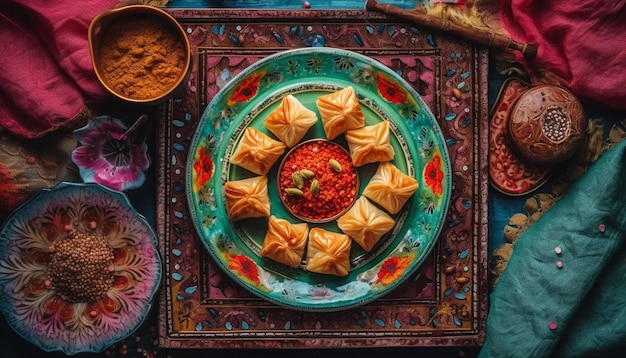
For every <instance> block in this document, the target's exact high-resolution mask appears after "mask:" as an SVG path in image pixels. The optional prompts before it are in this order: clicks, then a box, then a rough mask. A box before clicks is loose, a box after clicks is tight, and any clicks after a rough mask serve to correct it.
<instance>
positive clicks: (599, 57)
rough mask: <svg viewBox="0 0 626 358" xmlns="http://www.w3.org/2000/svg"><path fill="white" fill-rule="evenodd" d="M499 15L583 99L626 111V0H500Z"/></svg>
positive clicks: (508, 27) (516, 37) (538, 58)
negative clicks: (533, 45)
mask: <svg viewBox="0 0 626 358" xmlns="http://www.w3.org/2000/svg"><path fill="white" fill-rule="evenodd" d="M501 16H502V22H503V26H504V27H505V29H506V30H507V31H508V32H509V34H510V35H511V37H513V39H515V40H517V41H521V42H528V43H534V44H537V45H538V51H537V58H536V60H535V61H536V62H537V63H536V64H538V65H539V66H541V67H542V68H543V69H545V70H548V71H550V72H551V73H553V74H555V75H556V76H558V77H559V78H560V79H561V80H562V81H563V82H565V84H567V85H568V86H569V87H570V89H571V90H572V92H574V94H576V95H577V96H578V97H579V98H580V99H581V101H583V102H587V103H590V104H594V105H600V106H603V107H609V108H614V109H626V2H624V1H598V0H576V1H563V0H503V1H502V12H501ZM520 60H521V59H520Z"/></svg>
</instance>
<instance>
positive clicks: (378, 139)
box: [346, 121, 395, 167]
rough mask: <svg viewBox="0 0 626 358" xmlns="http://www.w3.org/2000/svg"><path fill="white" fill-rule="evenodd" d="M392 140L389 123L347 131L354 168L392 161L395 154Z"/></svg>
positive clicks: (384, 122) (383, 122)
mask: <svg viewBox="0 0 626 358" xmlns="http://www.w3.org/2000/svg"><path fill="white" fill-rule="evenodd" d="M390 139H391V135H390V132H389V122H387V121H382V122H380V123H378V124H374V125H371V126H367V127H363V128H359V129H352V130H349V131H347V132H346V141H347V142H348V148H349V149H350V156H351V157H352V162H353V163H354V166H357V167H360V166H362V165H365V164H368V163H375V162H387V161H390V160H392V159H393V157H394V155H395V152H394V150H393V147H392V146H391V141H390Z"/></svg>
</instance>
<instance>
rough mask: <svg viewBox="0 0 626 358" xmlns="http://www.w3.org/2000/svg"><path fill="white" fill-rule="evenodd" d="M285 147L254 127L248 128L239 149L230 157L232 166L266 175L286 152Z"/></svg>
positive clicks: (238, 146)
mask: <svg viewBox="0 0 626 358" xmlns="http://www.w3.org/2000/svg"><path fill="white" fill-rule="evenodd" d="M285 148H286V147H285V145H284V144H283V143H282V142H281V141H278V140H275V139H272V138H270V137H269V136H268V135H266V134H264V133H263V132H261V131H259V130H258V129H255V128H253V127H248V128H246V130H245V132H244V134H243V136H242V137H241V140H240V141H239V145H237V149H235V152H234V153H233V155H232V156H231V157H230V162H231V163H232V164H235V165H238V166H240V167H242V168H244V169H247V170H249V171H251V172H253V173H255V174H259V175H265V174H267V172H269V170H270V168H271V167H272V165H274V163H275V162H276V161H277V160H278V158H279V157H280V156H281V155H283V153H284V152H285Z"/></svg>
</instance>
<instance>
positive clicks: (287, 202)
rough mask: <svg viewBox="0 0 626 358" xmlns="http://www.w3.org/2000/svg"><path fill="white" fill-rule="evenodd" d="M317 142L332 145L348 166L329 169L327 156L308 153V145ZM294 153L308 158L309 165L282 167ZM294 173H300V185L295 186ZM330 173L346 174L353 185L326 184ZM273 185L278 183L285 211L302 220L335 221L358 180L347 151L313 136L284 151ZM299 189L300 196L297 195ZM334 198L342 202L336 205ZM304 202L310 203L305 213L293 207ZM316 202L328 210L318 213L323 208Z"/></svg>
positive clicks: (350, 199)
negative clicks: (338, 169) (336, 186)
mask: <svg viewBox="0 0 626 358" xmlns="http://www.w3.org/2000/svg"><path fill="white" fill-rule="evenodd" d="M318 144H319V145H320V146H324V148H327V147H330V148H333V150H337V151H338V153H337V155H339V156H341V157H343V159H342V160H341V161H342V162H346V161H347V162H349V163H350V165H349V166H348V167H343V168H342V170H341V171H340V172H335V171H333V168H332V166H331V164H330V163H329V160H328V158H325V157H324V155H322V153H317V152H314V153H311V151H309V149H308V147H311V146H313V147H315V146H316V145H318ZM301 150H303V152H299V151H301ZM295 154H298V155H300V156H306V157H307V158H309V160H308V161H307V162H308V163H309V165H307V166H306V167H300V166H297V167H295V168H286V166H287V165H288V164H289V163H291V162H290V158H291V157H292V156H293V155H295ZM322 158H324V159H322ZM333 159H334V158H333ZM337 159H339V158H337ZM303 170H309V171H311V172H312V173H313V176H311V177H307V176H306V175H304V177H302V175H303V174H302V173H303ZM294 173H297V174H296V176H298V175H300V176H301V179H302V181H301V184H302V185H300V187H298V186H299V185H298V183H296V179H295V178H294ZM324 173H327V174H324ZM333 176H335V178H338V179H344V180H347V177H350V178H351V179H350V180H353V183H352V184H353V185H352V186H351V187H339V188H332V187H329V184H330V180H332V178H333ZM298 180H300V179H298ZM314 180H318V183H319V186H318V189H319V190H320V192H319V193H313V190H314V189H313V181H314ZM276 184H277V186H278V196H279V197H280V200H281V202H282V203H283V205H284V207H285V208H286V209H287V211H289V213H291V214H292V215H293V216H295V217H296V218H298V219H300V220H302V221H305V222H309V223H314V224H321V223H327V222H330V221H333V220H336V219H337V218H339V217H340V216H342V215H343V214H345V213H346V212H347V211H348V210H350V208H351V207H352V205H354V203H355V201H356V199H358V194H359V185H360V179H359V173H358V171H357V169H356V167H355V166H354V165H353V164H352V159H351V158H350V153H348V151H347V150H346V149H345V148H344V147H342V146H341V145H339V144H337V143H335V142H332V141H330V140H326V139H320V138H317V139H310V140H307V141H304V142H302V143H300V144H298V145H296V146H295V147H293V148H291V150H289V152H287V154H286V155H285V156H284V158H283V160H282V161H281V163H280V165H279V167H278V173H277V178H276ZM295 189H297V190H298V191H296V193H297V195H294V194H290V193H289V192H288V191H289V190H295ZM336 191H337V192H336ZM342 191H343V192H342ZM300 192H301V193H302V195H300ZM329 193H330V194H332V195H330V196H328V195H327V194H329ZM337 201H343V203H341V205H340V207H336V206H334V205H336V204H337ZM306 204H312V205H313V208H312V209H310V211H309V212H307V213H306V214H305V213H302V212H300V211H299V210H298V209H296V206H300V207H301V206H303V205H306ZM318 204H321V208H331V209H332V211H331V213H330V214H326V215H323V216H321V215H322V213H321V212H320V211H321V210H323V209H321V208H320V207H317V205H318ZM337 205H338V204H337Z"/></svg>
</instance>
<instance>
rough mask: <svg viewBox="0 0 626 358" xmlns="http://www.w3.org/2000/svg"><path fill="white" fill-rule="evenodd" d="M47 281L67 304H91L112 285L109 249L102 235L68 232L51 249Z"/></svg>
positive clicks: (111, 259)
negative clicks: (68, 302)
mask: <svg viewBox="0 0 626 358" xmlns="http://www.w3.org/2000/svg"><path fill="white" fill-rule="evenodd" d="M50 251H52V259H51V261H50V264H49V266H48V279H49V280H50V282H51V285H52V288H54V289H55V290H56V291H57V292H58V293H59V294H60V295H61V296H62V297H63V298H64V299H66V300H68V301H70V302H94V301H97V300H98V299H100V298H102V297H103V296H104V295H105V294H106V292H107V291H108V290H109V289H110V288H111V285H112V284H113V270H112V268H113V266H112V263H113V258H114V257H113V249H111V247H109V245H108V244H107V241H106V240H105V238H103V237H102V236H98V235H95V234H93V233H85V232H82V231H77V230H72V231H70V232H69V233H68V235H67V237H66V238H63V239H59V240H57V241H55V243H54V246H53V247H52V248H51V250H50Z"/></svg>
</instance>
